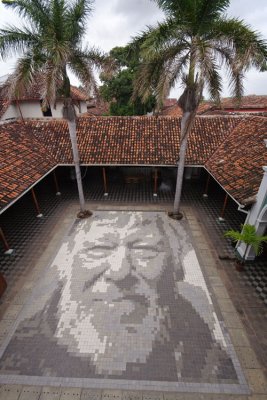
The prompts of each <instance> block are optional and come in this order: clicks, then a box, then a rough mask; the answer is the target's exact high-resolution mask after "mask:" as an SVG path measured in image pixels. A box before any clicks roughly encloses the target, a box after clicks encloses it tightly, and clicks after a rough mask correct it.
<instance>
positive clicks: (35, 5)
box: [2, 0, 49, 27]
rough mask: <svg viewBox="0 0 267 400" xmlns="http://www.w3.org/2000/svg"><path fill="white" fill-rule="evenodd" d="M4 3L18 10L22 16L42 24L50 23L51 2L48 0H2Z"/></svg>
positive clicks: (36, 23)
mask: <svg viewBox="0 0 267 400" xmlns="http://www.w3.org/2000/svg"><path fill="white" fill-rule="evenodd" d="M2 3H3V4H4V5H5V6H6V7H8V8H12V9H13V10H14V11H16V12H17V13H18V14H19V15H20V16H21V17H23V18H25V19H27V20H28V21H31V22H33V23H34V25H35V26H39V27H40V26H42V25H44V24H47V23H48V18H49V2H48V1H47V0H2Z"/></svg>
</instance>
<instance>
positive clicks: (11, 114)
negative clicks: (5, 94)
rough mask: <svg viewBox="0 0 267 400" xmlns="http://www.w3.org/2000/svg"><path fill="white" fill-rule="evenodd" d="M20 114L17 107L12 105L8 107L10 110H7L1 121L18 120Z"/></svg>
mask: <svg viewBox="0 0 267 400" xmlns="http://www.w3.org/2000/svg"><path fill="white" fill-rule="evenodd" d="M18 117H19V114H18V110H17V107H16V106H14V105H13V104H10V105H9V106H8V109H7V110H6V112H5V113H4V114H3V115H2V118H1V121H5V120H8V119H14V118H18Z"/></svg>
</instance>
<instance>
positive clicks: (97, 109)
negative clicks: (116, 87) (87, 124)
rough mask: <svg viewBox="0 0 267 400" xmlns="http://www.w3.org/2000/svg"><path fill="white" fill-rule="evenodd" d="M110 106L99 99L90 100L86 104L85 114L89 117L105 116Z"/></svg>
mask: <svg viewBox="0 0 267 400" xmlns="http://www.w3.org/2000/svg"><path fill="white" fill-rule="evenodd" d="M109 107H110V104H109V103H108V102H106V101H104V100H101V99H99V100H98V99H90V101H88V103H87V113H88V114H89V115H91V116H94V115H95V116H100V115H107V114H108V113H109Z"/></svg>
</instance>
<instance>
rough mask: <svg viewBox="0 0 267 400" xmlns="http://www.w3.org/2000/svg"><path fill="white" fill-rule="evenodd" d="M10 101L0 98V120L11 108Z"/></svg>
mask: <svg viewBox="0 0 267 400" xmlns="http://www.w3.org/2000/svg"><path fill="white" fill-rule="evenodd" d="M9 103H10V102H9V100H5V99H1V98H0V118H2V116H3V115H4V114H5V112H6V110H7V109H8V106H9Z"/></svg>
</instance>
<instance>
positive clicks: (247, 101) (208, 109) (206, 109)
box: [161, 95, 267, 117]
mask: <svg viewBox="0 0 267 400" xmlns="http://www.w3.org/2000/svg"><path fill="white" fill-rule="evenodd" d="M171 100H172V99H171ZM227 110H228V112H229V110H230V111H232V112H237V111H242V112H254V111H259V112H260V111H267V96H256V95H251V96H243V97H242V100H241V103H240V104H237V103H236V100H235V99H234V98H233V97H226V98H223V99H222V100H221V106H218V105H216V104H215V103H213V102H211V101H203V102H201V103H200V105H199V107H198V110H197V114H198V115H203V114H212V115H216V114H220V115H222V114H223V112H226V111H227ZM161 115H165V116H171V117H181V116H182V110H181V108H180V107H179V106H178V104H177V103H176V104H170V105H169V106H165V107H163V109H162V111H161Z"/></svg>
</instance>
